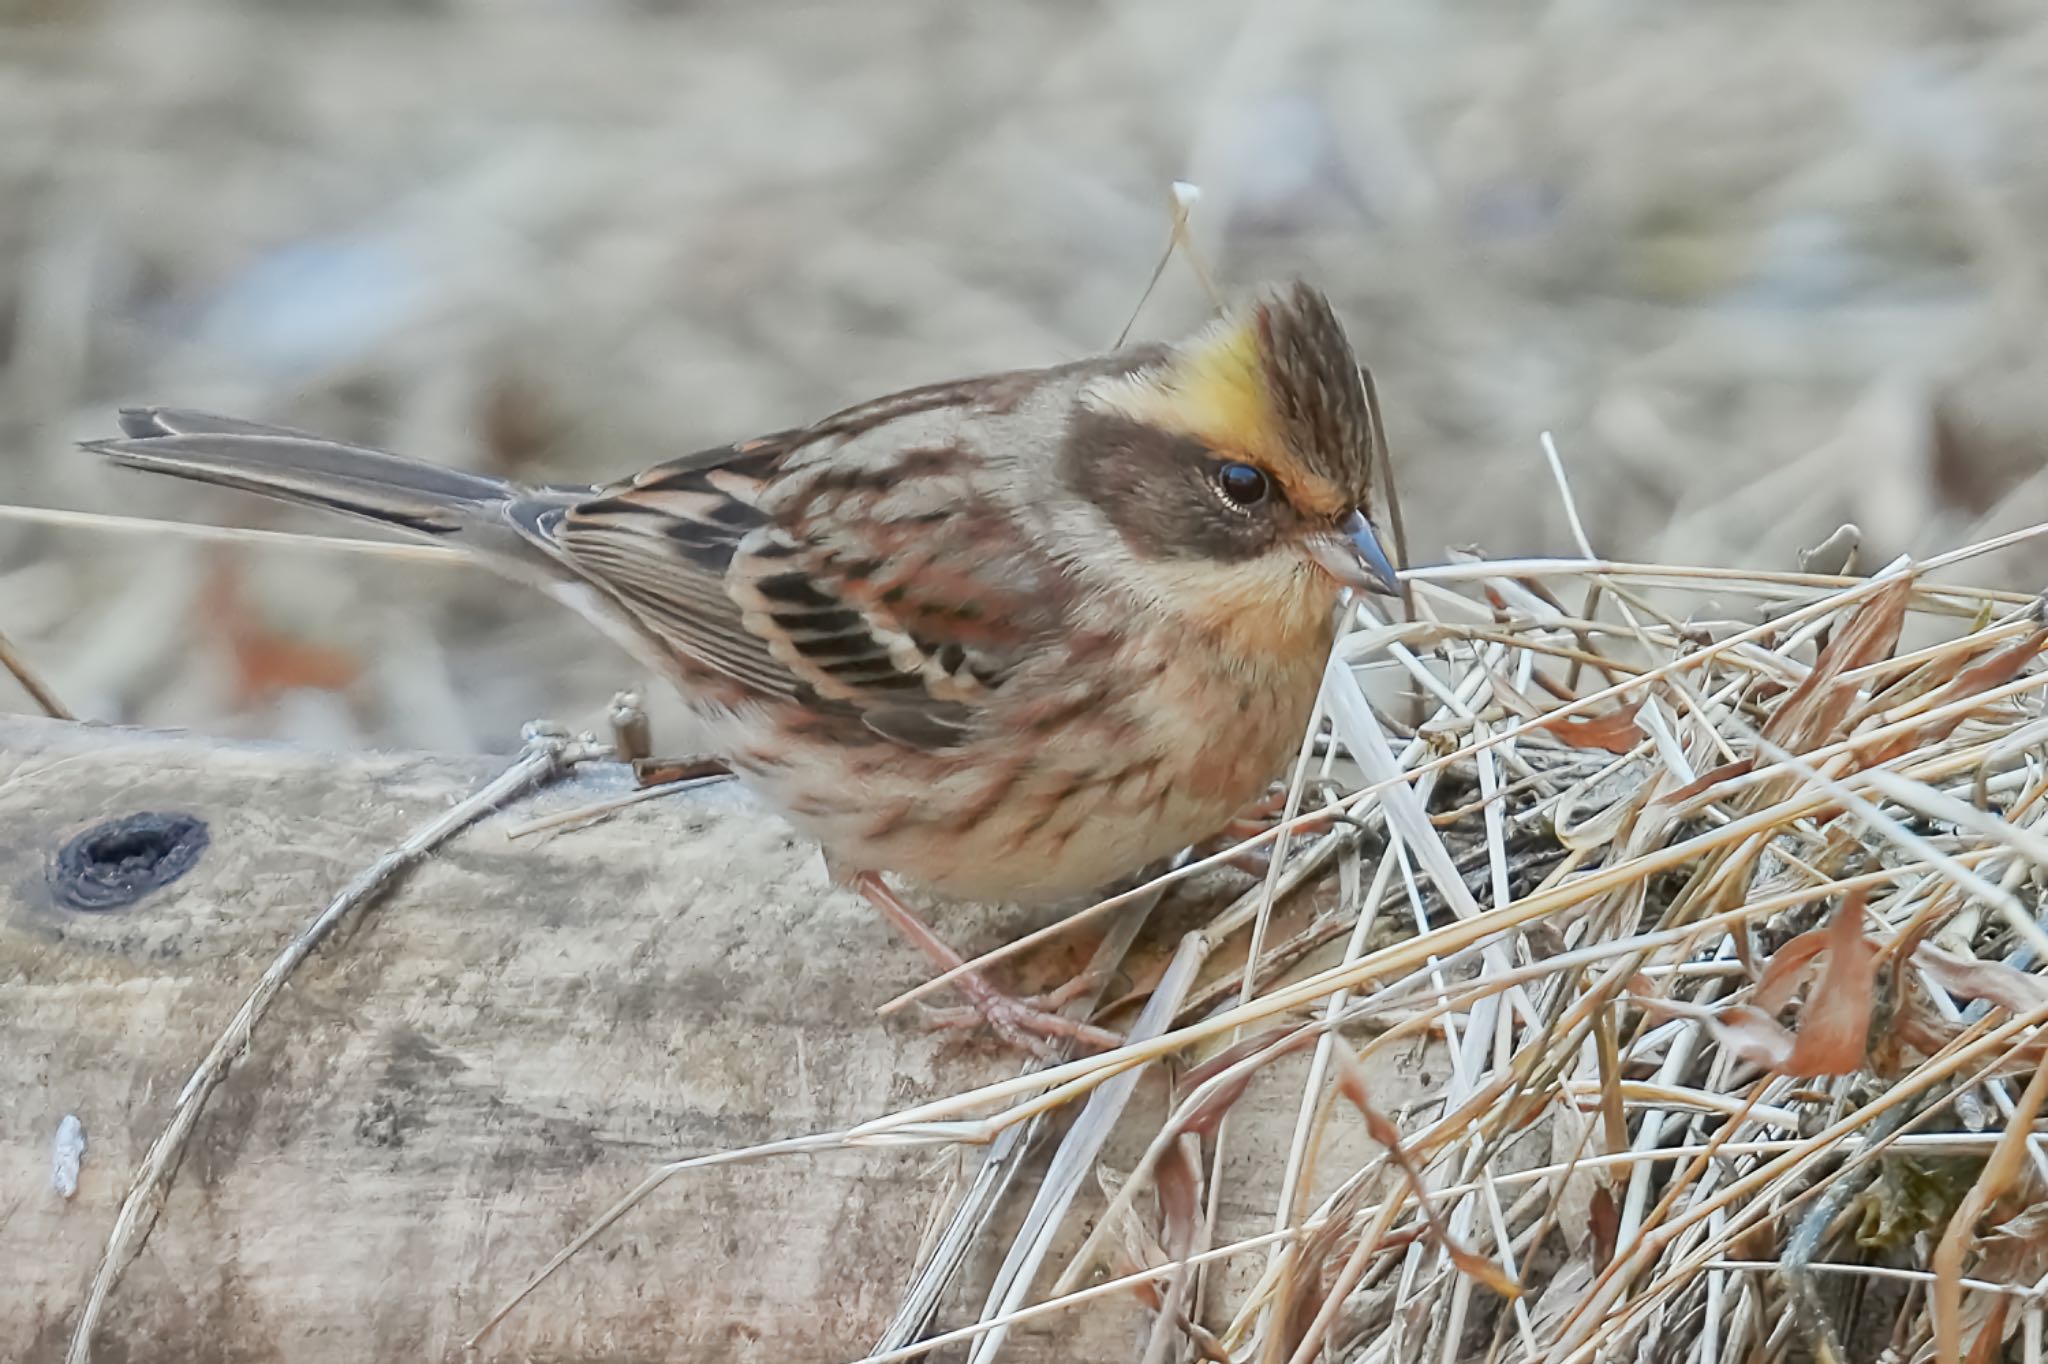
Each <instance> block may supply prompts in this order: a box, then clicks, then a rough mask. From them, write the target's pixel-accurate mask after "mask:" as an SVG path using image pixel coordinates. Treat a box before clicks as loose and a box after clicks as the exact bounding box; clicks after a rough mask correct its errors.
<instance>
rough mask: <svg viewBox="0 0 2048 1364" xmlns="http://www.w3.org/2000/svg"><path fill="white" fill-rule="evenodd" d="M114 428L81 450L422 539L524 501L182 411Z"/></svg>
mask: <svg viewBox="0 0 2048 1364" xmlns="http://www.w3.org/2000/svg"><path fill="white" fill-rule="evenodd" d="M121 430H122V431H123V432H125V433H126V434H125V435H124V436H123V437H122V438H121V439H118V440H99V441H87V442H86V443H85V448H86V449H88V450H92V451H95V452H97V453H99V454H102V455H105V456H106V457H107V458H108V459H111V460H113V461H114V462H115V463H116V464H121V465H126V466H127V467H129V468H131V469H147V470H150V471H151V472H154V473H160V474H170V475H172V476H173V477H176V478H189V479H192V480H195V481H196V482H200V483H214V484H218V485H220V486H222V487H227V488H239V489H242V490H244V491H247V492H254V493H263V494H265V495H266V496H270V497H277V498H282V499H284V500H285V501H287V502H298V503H302V504H304V505H306V506H311V507H323V508H326V509H328V510H332V511H340V512H347V513H349V514H350V515H353V516H361V517H366V518H367V519H369V520H372V521H381V522H383V523H385V524H386V525H392V526H400V527H403V528H405V529H406V530H411V531H417V532H419V533H420V534H423V535H431V536H446V535H454V534H457V533H458V532H462V531H467V530H475V529H478V528H480V527H482V526H485V525H493V526H494V527H502V528H504V529H506V530H509V529H510V527H509V526H507V525H506V524H505V522H506V514H507V512H508V511H510V510H511V509H512V508H514V507H515V506H516V505H517V504H519V503H521V502H522V501H524V500H525V499H524V497H523V494H524V493H525V490H524V489H518V488H515V487H514V486H513V485H512V484H509V483H507V482H505V481H504V480H503V479H497V478H490V477H487V476H485V475H483V474H472V473H465V472H463V471H461V470H458V469H445V468H442V467H440V466H439V465H434V464H428V463H426V462H424V461H422V460H416V459H408V458H406V457H405V456H403V455H394V454H390V453H388V452H386V451H383V450H372V449H369V448H367V447H365V446H360V445H346V444H343V443H341V442H339V441H332V440H327V439H325V438H323V437H320V436H311V435H307V434H306V433H305V432H302V431H293V430H289V429H287V428H285V427H280V426H264V425H260V424H258V423H256V422H247V421H241V420H238V419H236V418H233V417H216V416H212V415H210V414H208V413H204V412H193V411H189V410H186V409H184V408H176V407H131V408H125V409H123V410H122V412H121ZM479 547H480V548H481V547H482V546H479Z"/></svg>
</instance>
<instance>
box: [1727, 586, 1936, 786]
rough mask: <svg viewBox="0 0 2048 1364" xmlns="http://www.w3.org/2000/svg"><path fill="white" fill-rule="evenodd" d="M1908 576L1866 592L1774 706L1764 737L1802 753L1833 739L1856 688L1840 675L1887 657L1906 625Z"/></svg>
mask: <svg viewBox="0 0 2048 1364" xmlns="http://www.w3.org/2000/svg"><path fill="white" fill-rule="evenodd" d="M1912 591H1913V580H1912V578H1911V577H1910V576H1907V575H1901V576H1900V577H1898V578H1895V579H1894V580H1892V581H1891V582H1889V583H1886V584H1885V585H1884V586H1883V587H1881V588H1879V589H1878V590H1877V592H1876V593H1875V594H1874V595H1872V596H1871V597H1870V598H1869V599H1868V600H1867V601H1865V602H1864V603H1863V604H1862V605H1861V606H1859V607H1857V608H1856V613H1855V614H1854V615H1852V616H1851V617H1850V618H1849V623H1848V624H1847V625H1844V626H1843V627H1842V628H1841V629H1840V630H1838V631H1836V632H1835V636H1834V638H1832V639H1830V640H1829V641H1828V644H1827V647H1826V648H1824V649H1822V650H1821V651H1820V657H1819V658H1817V659H1815V660H1814V664H1813V671H1812V672H1810V673H1808V674H1807V675H1806V678H1805V680H1804V681H1802V682H1801V683H1800V684H1799V685H1798V686H1796V687H1794V688H1793V689H1792V693H1791V695H1789V696H1787V697H1786V698H1785V699H1784V700H1783V701H1781V702H1780V703H1779V704H1778V709H1777V710H1776V712H1775V713H1773V714H1772V716H1771V719H1770V723H1769V724H1767V725H1765V726H1764V738H1766V739H1768V740H1769V741H1770V742H1772V743H1774V744H1776V745H1777V746H1778V747H1780V748H1783V749H1786V750H1788V751H1790V752H1792V753H1805V752H1809V751H1810V750H1812V749H1815V748H1818V747H1819V746H1820V745H1822V744H1824V743H1829V742H1831V741H1832V740H1834V739H1835V738H1837V737H1839V734H1838V731H1839V730H1840V729H1841V727H1842V722H1843V721H1844V720H1846V719H1847V718H1848V716H1849V708H1850V707H1851V706H1852V705H1853V704H1854V703H1855V700H1856V686H1855V684H1854V683H1852V682H1844V681H1843V680H1842V674H1843V673H1846V672H1849V671H1852V670H1853V669H1856V668H1862V667H1866V666H1868V665H1869V664H1872V663H1876V662H1878V661H1880V660H1881V659H1885V658H1889V657H1891V654H1892V651H1893V650H1894V649H1896V648H1897V647H1898V644H1899V632H1900V630H1902V629H1903V628H1904V627H1905V623H1906V603H1907V601H1908V600H1909V599H1910V598H1911V596H1912Z"/></svg>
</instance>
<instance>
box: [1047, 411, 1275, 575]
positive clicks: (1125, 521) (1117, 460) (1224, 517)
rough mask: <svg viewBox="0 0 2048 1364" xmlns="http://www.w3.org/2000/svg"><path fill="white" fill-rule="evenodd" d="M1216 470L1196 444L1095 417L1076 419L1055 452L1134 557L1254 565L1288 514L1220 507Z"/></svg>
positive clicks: (1270, 508) (1267, 507) (1268, 507)
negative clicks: (1251, 562)
mask: <svg viewBox="0 0 2048 1364" xmlns="http://www.w3.org/2000/svg"><path fill="white" fill-rule="evenodd" d="M1216 463H1217V459H1216V456H1215V454H1214V453H1212V452H1211V451H1210V450H1209V449H1208V447H1206V446H1204V445H1203V444H1202V443H1201V442H1199V441H1195V440H1190V439H1189V438H1187V437H1185V436H1175V435H1170V434H1168V433H1166V432H1164V431H1158V430H1154V429H1153V428H1151V427H1149V426H1144V425H1141V424H1139V423H1137V422H1133V421H1130V420H1128V419H1126V418H1122V417H1117V416H1113V415H1109V414H1106V413H1100V412H1084V413H1080V414H1078V415H1077V417H1076V419H1075V421H1074V423H1073V426H1072V428H1071V430H1070V431H1069V433H1068V435H1067V441H1066V445H1065V446H1064V447H1063V448H1062V449H1061V451H1060V472H1061V473H1062V474H1063V475H1064V476H1065V477H1066V479H1067V481H1068V483H1069V484H1070V486H1072V487H1073V488H1074V489H1075V491H1077V492H1079V493H1080V494H1081V495H1082V496H1083V497H1085V498H1087V499H1088V500H1089V501H1090V502H1092V503H1094V504H1095V505H1096V506H1097V507H1099V508H1101V509H1102V512H1103V514H1104V515H1105V516H1107V517H1108V518H1109V520H1110V524H1111V525H1113V526H1115V527H1116V528H1117V530H1118V532H1119V533H1120V534H1122V536H1123V537H1124V541H1125V543H1126V544H1128V545H1129V546H1130V547H1131V551H1132V552H1133V553H1134V554H1136V555H1137V556H1138V557H1140V558H1142V559H1207V560H1211V561H1215V562H1221V563H1236V562H1240V561H1242V560H1246V559H1253V558H1257V557H1258V556H1259V555H1261V554H1264V553H1265V552H1266V551H1267V550H1269V549H1271V548H1272V547H1273V545H1274V543H1275V542H1276V541H1278V539H1279V538H1280V534H1281V530H1282V523H1283V521H1284V520H1285V519H1286V518H1287V517H1288V516H1289V515H1290V513H1289V512H1288V509H1287V507H1286V504H1285V503H1283V502H1280V501H1279V500H1278V499H1272V500H1269V501H1268V502H1266V503H1265V504H1262V505H1260V506H1258V507H1254V508H1251V509H1249V510H1246V511H1236V510H1233V509H1231V508H1228V507H1225V506H1224V505H1223V502H1222V499H1221V498H1220V497H1218V496H1217V494H1216V492H1215V490H1214V489H1213V488H1211V487H1210V483H1209V480H1210V478H1211V476H1212V472H1213V470H1214V469H1215V467H1216Z"/></svg>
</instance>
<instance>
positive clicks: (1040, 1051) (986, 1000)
mask: <svg viewBox="0 0 2048 1364" xmlns="http://www.w3.org/2000/svg"><path fill="white" fill-rule="evenodd" d="M847 884H849V885H851V886H852V887H853V889H855V890H857V891H859V892H860V893H861V896H862V898H864V899H865V900H866V901H867V902H868V903H869V904H871V905H873V906H874V907H875V908H876V909H878V910H880V911H881V914H882V917H883V918H884V919H886V920H888V921H889V926H890V927H891V928H894V929H895V930H896V932H897V933H898V934H900V935H901V936H902V937H903V938H904V939H905V940H906V941H908V942H909V943H910V945H911V946H913V947H915V948H917V950H918V951H920V952H922V953H924V954H925V956H926V957H928V958H930V960H931V962H932V964H933V965H935V966H937V967H938V968H939V970H940V971H942V972H943V971H951V970H952V969H954V968H955V967H957V966H959V965H961V964H962V962H963V960H964V959H963V958H962V957H961V955H960V954H959V953H958V952H955V951H954V950H953V949H952V947H951V946H950V945H948V944H947V942H946V940H945V939H943V938H941V937H940V936H939V935H938V934H937V933H934V932H933V931H932V928H931V925H930V924H927V923H926V922H925V921H924V919H923V918H922V917H921V916H919V914H918V912H917V911H916V910H914V909H912V908H911V907H910V905H909V904H908V903H906V902H905V901H904V899H903V897H902V896H900V895H898V894H897V893H896V892H895V891H894V890H892V889H890V887H889V883H888V882H886V881H884V880H883V879H882V878H881V876H880V875H879V874H878V873H875V872H871V871H864V872H858V873H856V874H854V875H853V876H852V877H850V878H848V881H847ZM953 984H954V985H955V986H956V987H957V988H958V989H959V990H960V992H961V993H962V994H964V995H966V996H967V998H968V999H969V1000H970V1001H971V1002H972V1003H973V1005H974V1011H975V1013H977V1014H979V1015H980V1016H981V1017H982V1018H983V1019H986V1020H987V1022H988V1025H989V1026H990V1027H992V1028H994V1029H995V1031H996V1033H997V1035H998V1036H1000V1037H1001V1038H1002V1039H1003V1040H1004V1041H1005V1042H1008V1043H1009V1044H1010V1045H1011V1046H1013V1047H1017V1048H1020V1049H1021V1050H1024V1051H1028V1052H1031V1053H1032V1054H1034V1055H1039V1056H1044V1055H1047V1054H1048V1052H1047V1048H1046V1046H1045V1039H1047V1038H1051V1037H1063V1038H1069V1039H1071V1040H1073V1041H1076V1042H1080V1043H1083V1044H1085V1045H1088V1046H1092V1047H1117V1046H1121V1045H1123V1038H1121V1037H1119V1036H1117V1035H1116V1034H1115V1033H1113V1032H1110V1031H1109V1030H1108V1029H1106V1028H1098V1027H1095V1026H1094V1025H1092V1024H1088V1023H1081V1022H1077V1021H1075V1020H1074V1019H1071V1018H1067V1017H1064V1016H1063V1015H1060V1014H1057V1013H1054V1012H1052V1011H1051V1010H1050V1009H1047V1008H1045V1007H1043V1002H1044V1001H1039V1000H1025V999H1018V998H1016V997H1015V996H1014V995H1007V994H1004V993H1003V992H1002V991H1001V990H999V989H997V988H996V987H995V986H993V985H991V984H990V983H989V982H988V979H987V978H986V977H985V976H983V975H981V974H980V973H979V972H976V971H968V972H966V973H965V974H963V975H961V976H959V977H958V978H956V979H955V980H954V981H953ZM947 1021H950V1020H947Z"/></svg>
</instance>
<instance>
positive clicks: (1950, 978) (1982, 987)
mask: <svg viewBox="0 0 2048 1364" xmlns="http://www.w3.org/2000/svg"><path fill="white" fill-rule="evenodd" d="M1913 960H1914V961H1915V962H1917V963H1919V965H1920V967H1921V969H1923V970H1924V971H1926V972H1927V978H1928V979H1929V980H1931V981H1933V982H1934V983H1935V984H1936V985H1939V986H1940V987H1941V988H1942V989H1944V990H1946V991H1948V992H1949V993H1950V994H1952V995H1958V996H1960V997H1962V998H1963V999H1981V1000H1985V1001H1986V1002H1988V1003H1991V1004H1996V1005H1997V1006H1998V1007H1999V1008H2001V1009H2005V1010H2007V1011H2009V1012H2011V1013H2016V1014H2023V1013H2028V1012H2031V1011H2032V1010H2034V1009H2038V1008H2040V1007H2041V1006H2042V1005H2044V1004H2048V980H2043V979H2042V978H2041V977H2040V976H2036V975H2031V974H2029V973H2028V972H2025V971H2019V970H2015V969H2013V968H2012V967H2010V966H2007V965H2006V964H2005V963H2004V962H2002V961H1978V960H1977V959H1975V958H1973V957H1958V956H1956V955H1954V954H1953V953H1949V952H1944V951H1942V950H1941V949H1940V948H1938V947H1935V946H1934V945H1932V944H1931V943H1923V944H1921V946H1920V948H1919V949H1918V950H1917V951H1915V952H1914V953H1913Z"/></svg>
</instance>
